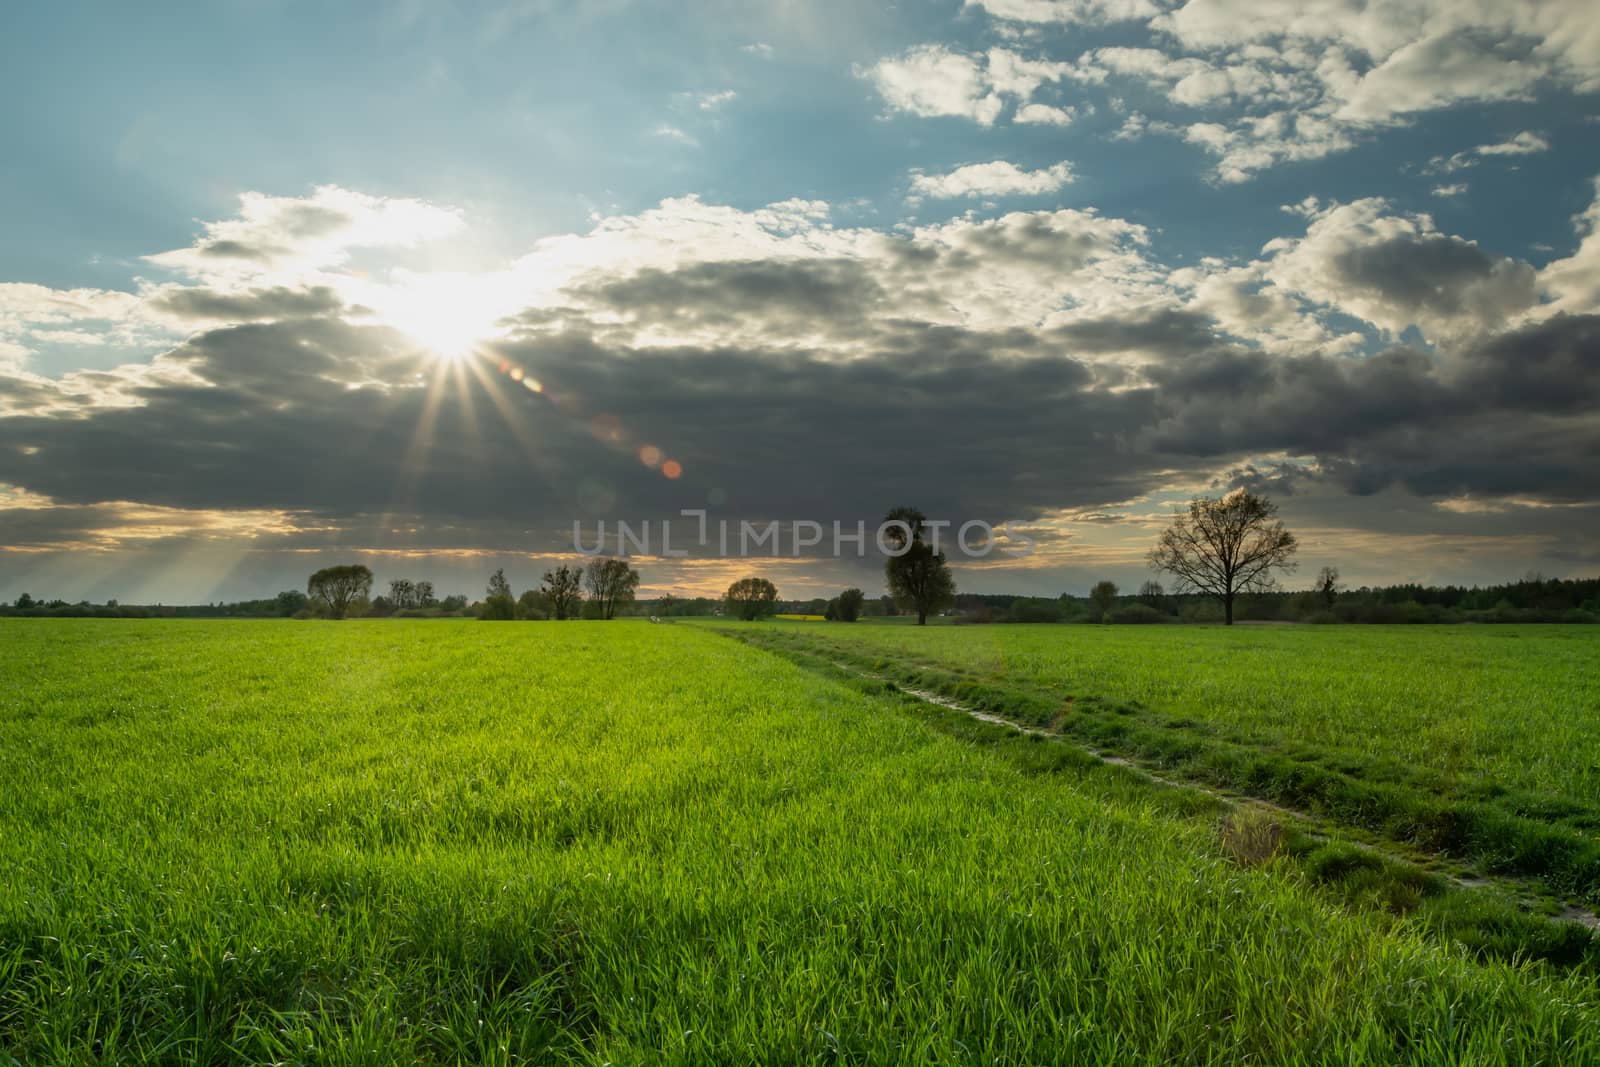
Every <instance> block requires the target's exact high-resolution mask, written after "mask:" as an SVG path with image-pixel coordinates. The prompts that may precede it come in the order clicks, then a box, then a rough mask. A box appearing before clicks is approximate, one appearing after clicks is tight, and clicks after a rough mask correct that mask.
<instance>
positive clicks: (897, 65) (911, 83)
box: [865, 45, 1002, 126]
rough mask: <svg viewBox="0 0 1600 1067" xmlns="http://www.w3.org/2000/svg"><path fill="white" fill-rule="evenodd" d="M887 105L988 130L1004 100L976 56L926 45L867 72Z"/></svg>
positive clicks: (888, 60) (998, 114) (997, 115)
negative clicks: (958, 118)
mask: <svg viewBox="0 0 1600 1067" xmlns="http://www.w3.org/2000/svg"><path fill="white" fill-rule="evenodd" d="M865 76H866V77H868V78H870V79H871V81H872V83H873V84H874V85H875V86H877V89H878V92H879V93H880V94H882V96H883V99H884V101H885V102H886V103H887V104H888V105H889V106H890V107H891V108H894V109H896V110H899V111H906V112H909V113H911V114H913V115H920V116H923V117H924V118H931V117H934V116H938V115H958V116H961V117H963V118H969V119H971V120H973V121H974V122H977V123H981V124H982V125H984V126H988V125H990V124H992V123H993V122H994V120H995V119H996V118H998V117H999V116H1000V108H1001V106H1002V105H1001V101H1000V96H999V94H998V93H996V92H994V91H993V89H992V88H991V86H990V84H989V79H988V77H987V76H986V75H985V73H984V69H983V67H982V65H980V64H979V63H978V62H977V61H976V60H974V59H973V58H972V57H971V56H966V55H962V54H961V53H959V52H952V51H950V50H949V49H946V48H943V47H941V46H939V45H923V46H922V47H920V48H913V49H911V50H910V51H908V52H906V53H904V54H903V55H900V56H898V57H896V58H894V59H885V60H882V61H881V62H879V63H878V64H877V66H875V67H873V68H872V69H871V70H869V71H866V72H865Z"/></svg>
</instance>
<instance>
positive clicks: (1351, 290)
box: [1264, 197, 1538, 341]
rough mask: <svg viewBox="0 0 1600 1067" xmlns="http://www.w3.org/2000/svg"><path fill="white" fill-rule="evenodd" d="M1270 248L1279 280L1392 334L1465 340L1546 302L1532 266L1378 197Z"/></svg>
mask: <svg viewBox="0 0 1600 1067" xmlns="http://www.w3.org/2000/svg"><path fill="white" fill-rule="evenodd" d="M1264 251H1265V252H1266V253H1267V254H1268V256H1269V257H1270V258H1269V262H1268V264H1267V266H1266V269H1265V277H1266V278H1267V279H1268V280H1269V281H1271V282H1272V283H1273V284H1275V285H1276V286H1278V287H1280V288H1282V289H1284V290H1285V291H1287V292H1291V293H1296V294H1298V295H1300V296H1302V297H1304V298H1305V299H1307V300H1310V301H1312V302H1313V303H1316V304H1319V305H1322V306H1325V307H1329V308H1333V309H1335V310H1338V311H1340V312H1343V313H1344V314H1347V315H1350V316H1352V317H1353V318H1357V319H1360V320H1362V321H1364V322H1367V323H1370V324H1372V325H1373V326H1375V327H1377V328H1378V329H1379V330H1381V331H1382V332H1383V333H1384V334H1385V335H1387V336H1390V337H1395V336H1399V335H1400V334H1401V333H1403V332H1404V331H1405V330H1406V329H1407V328H1408V327H1411V326H1415V327H1416V328H1417V329H1419V330H1420V331H1421V332H1422V334H1423V335H1424V336H1425V337H1427V338H1428V339H1429V340H1430V341H1456V340H1461V339H1464V338H1469V337H1472V336H1474V335H1477V334H1481V333H1484V332H1486V331H1489V330H1493V329H1498V328H1501V327H1503V326H1505V325H1506V324H1507V323H1509V322H1512V321H1514V320H1515V319H1516V318H1517V317H1518V316H1520V315H1521V314H1522V313H1524V312H1526V311H1528V310H1529V309H1531V308H1532V307H1534V306H1535V305H1536V304H1537V302H1538V285H1537V278H1536V276H1535V272H1534V270H1533V268H1532V267H1531V266H1530V265H1529V264H1527V263H1524V262H1522V261H1520V260H1514V259H1510V258H1508V257H1505V256H1497V255H1492V254H1490V253H1487V252H1484V251H1483V250H1482V249H1480V248H1479V247H1478V246H1477V245H1476V244H1475V243H1473V242H1471V241H1466V240H1463V239H1462V238H1460V237H1454V236H1450V235H1448V234H1444V233H1441V232H1439V231H1438V230H1437V229H1436V228H1435V226H1434V223H1433V219H1432V218H1431V217H1429V216H1428V215H1424V214H1413V215H1400V214H1393V213H1391V211H1390V206H1389V204H1388V202H1387V201H1385V200H1383V199H1381V198H1376V197H1373V198H1369V199H1365V200H1357V201H1355V202H1353V203H1350V204H1339V205H1334V206H1330V207H1327V208H1324V209H1322V210H1320V211H1319V212H1317V213H1316V214H1315V215H1314V216H1313V218H1312V219H1311V223H1310V225H1309V226H1308V227H1307V228H1306V233H1305V236H1304V237H1285V238H1279V239H1277V240H1275V241H1272V242H1270V243H1268V245H1267V246H1266V248H1265V249H1264Z"/></svg>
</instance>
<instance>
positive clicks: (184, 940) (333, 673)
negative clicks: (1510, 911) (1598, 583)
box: [0, 620, 1600, 1065]
mask: <svg viewBox="0 0 1600 1067" xmlns="http://www.w3.org/2000/svg"><path fill="white" fill-rule="evenodd" d="M1575 631H1576V628H1574V632H1573V633H1572V635H1571V636H1570V637H1569V636H1568V632H1567V631H1546V630H1540V629H1536V628H1514V629H1513V628H1507V629H1505V630H1478V629H1473V630H1470V631H1469V630H1464V629H1463V630H1449V631H1445V630H1427V631H1423V630H1407V631H1403V632H1399V631H1378V630H1372V631H1367V630H1362V631H1356V630H1340V631H1334V630H1330V629H1306V630H1299V629H1296V630H1267V629H1264V628H1263V629H1257V628H1237V629H1235V630H1233V631H1225V630H1221V629H1210V628H1208V629H1199V628H1195V629H1184V630H1181V631H1180V630H1178V629H1177V628H1159V627H1145V628H1133V627H1129V628H1126V630H1122V631H1119V630H1115V629H1109V628H1108V629H1099V628H1094V627H1040V628H1036V629H1030V628H1024V627H1008V628H998V627H997V628H992V629H977V628H965V627H950V628H937V629H935V628H929V629H922V630H912V629H904V628H898V627H872V626H865V625H862V626H856V627H848V626H843V625H823V624H813V623H807V624H793V625H785V624H778V623H767V624H753V625H751V626H748V627H742V628H741V627H735V626H727V625H724V626H717V627H712V626H699V625H682V624H679V625H666V626H652V625H649V624H645V623H637V622H613V623H566V624H544V623H526V624H505V625H491V624H482V623H471V622H426V621H417V622H407V621H388V622H352V623H343V624H326V623H293V622H261V623H253V622H209V623H208V622H195V623H189V622H173V621H148V622H140V621H112V620H108V621H95V620H83V621H77V620H0V649H3V653H0V796H3V799H4V803H3V804H0V1063H3V1062H6V1061H5V1059H4V1057H5V1056H7V1055H9V1057H10V1058H11V1059H12V1060H13V1061H15V1062H18V1063H24V1064H30V1065H31V1064H35V1063H89V1062H104V1063H119V1062H127V1063H223V1062H277V1063H333V1064H356V1063H362V1064H390V1063H397V1062H405V1063H410V1062H424V1063H552V1062H553V1063H561V1062H575V1063H592V1064H602V1063H617V1064H622V1063H640V1062H651V1063H655V1062H668V1063H706V1062H719V1063H740V1064H744V1063H792V1062H819V1063H861V1064H881V1063H906V1064H912V1063H915V1064H923V1063H951V1064H955V1063H970V1064H980V1063H981V1064H994V1063H1019V1064H1020V1063H1113V1062H1127V1061H1129V1060H1132V1059H1144V1060H1147V1061H1149V1062H1163V1063H1283V1062H1316V1063H1393V1062H1414V1063H1451V1062H1453V1063H1471V1064H1479V1063H1529V1062H1538V1063H1552V1064H1555V1063H1594V1062H1600V968H1597V967H1596V966H1594V965H1593V957H1592V956H1585V955H1583V954H1582V953H1581V952H1580V953H1578V954H1577V955H1576V956H1574V957H1573V958H1572V959H1570V960H1567V961H1566V962H1563V963H1559V964H1558V963H1552V962H1545V961H1542V960H1538V959H1523V958H1516V957H1517V954H1516V953H1509V954H1508V953H1496V952H1486V951H1483V950H1481V947H1480V948H1473V947H1470V946H1469V944H1467V943H1465V942H1462V941H1458V940H1456V939H1454V938H1452V937H1451V936H1448V935H1447V934H1441V932H1440V930H1439V929H1438V928H1436V927H1435V926H1431V925H1430V924H1429V922H1427V921H1425V920H1424V919H1423V918H1421V917H1418V916H1412V915H1408V914H1405V913H1404V912H1403V909H1402V910H1401V911H1398V912H1397V911H1396V910H1395V909H1392V908H1390V909H1386V908H1382V907H1369V906H1365V905H1363V904H1361V903H1358V902H1352V901H1351V900H1350V899H1349V898H1347V897H1343V896H1341V895H1339V894H1338V893H1336V892H1332V891H1330V888H1329V885H1328V884H1327V883H1326V882H1325V881H1320V880H1318V879H1317V878H1315V877H1311V876H1309V875H1308V870H1309V868H1308V867H1307V865H1306V863H1305V862H1302V860H1301V859H1299V858H1295V857H1291V856H1287V855H1286V856H1282V857H1278V858H1275V859H1271V860H1269V861H1267V862H1263V863H1260V864H1259V865H1257V864H1255V863H1253V862H1243V861H1241V857H1240V856H1239V855H1238V854H1237V853H1236V852H1231V851H1230V850H1229V848H1227V847H1225V844H1224V838H1223V837H1219V820H1222V819H1226V818H1228V816H1227V815H1226V814H1225V813H1224V812H1223V810H1222V809H1221V808H1219V806H1218V802H1217V801H1215V800H1214V799H1213V798H1211V797H1209V796H1207V795H1206V794H1205V793H1202V792H1199V791H1186V790H1182V789H1171V788H1164V787H1156V786H1153V785H1152V784H1151V783H1149V782H1148V781H1146V780H1144V779H1143V778H1142V777H1140V776H1139V775H1138V774H1137V773H1135V772H1134V771H1131V770H1129V769H1127V768H1122V767H1116V766H1110V765H1107V764H1104V763H1101V762H1100V761H1098V760H1096V759H1093V758H1091V757H1089V756H1086V755H1084V754H1083V752H1082V749H1081V747H1080V743H1082V742H1085V740H1086V739H1089V738H1091V735H1092V738H1093V739H1094V740H1095V745H1096V747H1102V748H1103V747H1110V746H1111V744H1113V743H1116V742H1118V737H1115V736H1111V734H1114V733H1115V731H1109V732H1108V728H1106V727H1105V726H1104V723H1112V724H1114V723H1115V722H1122V723H1124V724H1126V728H1125V729H1124V730H1123V731H1122V732H1121V734H1120V743H1122V744H1125V745H1126V746H1127V747H1128V749H1129V750H1130V751H1135V750H1137V751H1135V754H1136V755H1137V754H1139V753H1140V752H1143V749H1141V747H1140V746H1142V745H1144V744H1145V742H1144V740H1143V739H1142V736H1143V732H1161V733H1164V734H1168V735H1173V736H1176V737H1178V738H1181V739H1183V742H1184V743H1186V744H1191V745H1192V746H1194V751H1195V753H1196V755H1195V757H1194V758H1195V760H1199V759H1200V758H1201V757H1207V758H1210V757H1216V758H1218V759H1220V758H1221V756H1220V755H1219V754H1227V753H1230V752H1233V751H1234V750H1235V749H1245V748H1252V749H1254V750H1256V751H1258V752H1261V753H1263V754H1264V756H1263V758H1270V759H1279V758H1285V759H1287V758H1289V756H1290V755H1293V754H1296V753H1297V754H1299V755H1304V756H1306V757H1307V759H1308V760H1313V761H1315V760H1322V761H1329V767H1330V769H1328V770H1327V771H1326V773H1328V774H1335V773H1337V774H1339V775H1345V772H1346V771H1350V772H1354V771H1360V770H1363V769H1365V770H1366V773H1367V775H1368V777H1367V779H1366V780H1367V781H1368V782H1369V784H1372V783H1374V782H1375V783H1376V785H1384V786H1385V787H1386V788H1390V789H1392V790H1393V791H1395V794H1396V796H1398V797H1402V798H1403V797H1413V796H1414V797H1421V798H1426V799H1428V800H1429V801H1430V802H1435V803H1438V804H1441V805H1457V806H1460V807H1462V810H1466V807H1465V806H1466V805H1469V804H1476V805H1479V806H1481V807H1484V808H1485V809H1487V810H1489V811H1491V812H1500V811H1502V809H1503V810H1504V812H1505V813H1506V817H1507V818H1511V819H1515V820H1520V822H1518V823H1517V825H1518V826H1520V825H1521V823H1522V822H1530V823H1537V824H1538V825H1540V826H1543V827H1547V828H1549V829H1550V831H1551V832H1552V833H1555V834H1558V835H1561V836H1560V840H1561V841H1569V839H1575V838H1576V836H1577V835H1579V834H1580V829H1581V827H1580V823H1581V819H1582V818H1583V817H1584V816H1583V815H1582V812H1581V811H1578V812H1577V813H1576V814H1574V812H1575V811H1577V809H1579V808H1581V809H1583V811H1587V810H1590V809H1589V807H1588V806H1589V805H1591V804H1592V803H1593V802H1594V801H1595V792H1594V783H1593V781H1592V780H1590V779H1587V778H1585V777H1584V773H1583V768H1584V767H1585V766H1592V763H1593V761H1594V759H1595V757H1594V751H1595V745H1596V744H1597V742H1596V740H1595V732H1594V731H1593V729H1592V728H1590V727H1589V726H1588V725H1587V724H1592V723H1593V722H1594V721H1595V720H1596V719H1597V718H1600V711H1597V709H1596V690H1595V684H1596V683H1595V680H1594V679H1593V678H1592V677H1589V676H1587V675H1585V674H1584V673H1583V671H1584V668H1585V666H1586V665H1591V664H1593V663H1594V662H1596V657H1595V655H1594V653H1595V652H1596V651H1600V646H1597V645H1596V643H1595V642H1594V639H1593V638H1589V637H1587V636H1586V634H1579V633H1577V632H1575ZM730 634H739V635H743V636H753V637H754V638H755V639H756V640H758V641H760V642H762V643H766V644H770V645H773V646H774V647H775V648H776V649H777V652H779V653H782V654H775V653H774V652H773V651H769V650H767V649H764V648H758V647H752V646H751V645H749V644H744V643H740V642H739V641H735V640H730V639H729V635H730ZM1440 657H1444V658H1443V659H1441V658H1440ZM841 660H843V661H846V662H847V664H848V663H851V662H859V663H860V664H863V665H870V666H871V667H872V670H871V672H870V673H875V674H886V675H891V676H901V677H903V678H904V679H906V680H907V681H908V682H909V680H910V679H912V678H913V677H915V678H918V679H920V680H922V681H923V682H924V684H925V685H928V686H942V687H947V688H948V689H949V691H950V692H952V693H959V694H961V695H963V696H964V697H967V698H970V699H972V700H974V701H980V702H987V703H988V704H990V705H992V706H994V707H995V708H997V709H1000V710H1002V711H1005V712H1007V713H1009V714H1014V715H1018V716H1022V717H1030V716H1031V717H1033V719H1034V720H1038V721H1042V723H1043V725H1044V726H1046V727H1047V728H1049V729H1051V730H1054V731H1056V732H1059V733H1062V734H1063V740H1061V741H1052V740H1049V739H1046V738H1032V737H1026V736H1024V735H1020V734H1018V733H1016V732H1015V731H1012V730H1009V729H1008V728H1006V727H1003V726H997V725H990V724H985V723H981V722H975V721H973V720H971V719H969V718H967V717H966V716H965V715H963V714H961V713H959V712H955V711H948V710H945V709H941V708H938V707H936V706H932V705H929V704H926V703H923V702H919V701H913V700H908V699H906V698H905V697H903V696H902V695H900V694H898V693H896V692H895V691H894V690H893V689H892V688H889V687H886V686H884V685H883V684H882V683H880V682H866V683H864V682H861V681H860V680H859V679H855V678H852V676H851V675H849V674H847V673H846V672H842V671H840V670H838V668H837V667H836V666H835V664H836V663H837V662H838V661H841ZM863 669H865V667H863ZM1592 673H1593V672H1592V671H1590V674H1592ZM1069 698H1070V699H1069ZM1079 705H1082V706H1083V710H1082V711H1081V712H1079V711H1074V712H1072V713H1070V714H1066V715H1063V708H1076V707H1078V706H1079ZM1074 715H1080V716H1081V717H1083V718H1086V719H1093V720H1095V723H1096V724H1097V725H1094V726H1092V727H1086V730H1085V734H1084V735H1083V736H1082V737H1079V736H1077V735H1074V734H1073V733H1072V729H1073V727H1072V725H1071V724H1070V723H1069V722H1068V720H1070V719H1072V718H1073V716H1074ZM1102 720H1104V723H1102ZM1172 723H1182V724H1184V725H1180V726H1173V725H1171V724H1172ZM1102 734H1104V735H1105V736H1101V735H1102ZM1419 735H1420V736H1419ZM1447 744H1448V745H1454V747H1453V748H1452V749H1451V750H1450V751H1448V752H1444V751H1440V747H1441V746H1444V745H1447ZM1296 745H1299V747H1300V749H1303V750H1304V751H1303V752H1302V751H1299V750H1298V749H1297V750H1296V753H1289V750H1290V749H1293V748H1295V746H1296ZM1145 755H1146V756H1148V758H1150V759H1152V760H1154V759H1156V758H1157V757H1158V756H1159V753H1145ZM1585 759H1589V760H1590V761H1591V764H1589V765H1586V764H1584V762H1583V761H1584V760H1585ZM1335 760H1344V761H1346V762H1348V763H1350V766H1348V767H1346V768H1345V769H1344V770H1337V769H1336V768H1333V767H1332V763H1331V761H1335ZM1171 762H1172V765H1173V766H1174V767H1176V768H1177V769H1179V770H1189V771H1193V772H1194V774H1195V776H1197V777H1203V775H1201V774H1200V772H1201V771H1202V770H1203V769H1204V768H1203V767H1201V766H1198V765H1197V766H1189V765H1188V764H1185V763H1184V762H1183V760H1182V759H1179V758H1177V757H1173V759H1172V761H1171ZM1220 765H1221V764H1219V766H1220ZM1307 765H1308V766H1321V764H1317V763H1314V762H1312V763H1308V764H1307ZM1346 776H1347V777H1352V778H1354V777H1355V776H1354V775H1353V774H1351V775H1346ZM1386 776H1387V777H1386ZM1497 783H1499V784H1500V786H1501V788H1502V792H1500V793H1496V792H1495V791H1494V789H1493V788H1491V787H1493V786H1496V785H1497ZM1268 784H1270V782H1269V783H1268ZM1330 795H1332V794H1330ZM1523 795H1529V796H1532V795H1540V796H1544V797H1545V798H1546V799H1547V801H1548V802H1549V804H1550V805H1551V809H1552V810H1550V811H1537V812H1532V813H1528V812H1520V813H1519V812H1517V811H1514V810H1513V808H1514V807H1515V804H1520V803H1521V801H1515V804H1514V803H1513V800H1514V798H1516V797H1520V796H1523ZM1508 798H1510V799H1508ZM1419 803H1420V801H1419ZM1563 805H1565V806H1566V807H1563ZM1558 808H1559V809H1561V810H1562V811H1563V812H1565V813H1564V814H1560V813H1557V812H1556V811H1555V809H1558ZM1568 809H1570V810H1568ZM1390 829H1393V828H1392V827H1391V828H1390ZM1452 892H1453V891H1452ZM1445 895H1446V896H1448V895H1449V894H1448V893H1447V894H1445ZM1458 895H1459V894H1458ZM1458 903H1459V902H1458ZM1486 914H1487V913H1486ZM1528 921H1529V922H1536V923H1544V924H1545V925H1547V926H1551V927H1552V928H1553V927H1555V926H1556V924H1553V923H1546V922H1545V920H1543V919H1540V918H1531V919H1529V920H1528ZM1566 928H1567V929H1574V927H1572V925H1571V924H1566Z"/></svg>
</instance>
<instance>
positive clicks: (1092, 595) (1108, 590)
mask: <svg viewBox="0 0 1600 1067" xmlns="http://www.w3.org/2000/svg"><path fill="white" fill-rule="evenodd" d="M1116 600H1117V583H1116V582H1112V581H1100V582H1095V583H1094V588H1093V589H1091V590H1089V602H1090V603H1092V604H1093V605H1094V606H1095V610H1097V611H1098V612H1099V613H1100V618H1101V619H1102V620H1104V619H1105V617H1106V612H1108V611H1110V610H1111V605H1112V604H1114V603H1116Z"/></svg>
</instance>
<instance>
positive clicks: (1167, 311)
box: [1051, 308, 1216, 357]
mask: <svg viewBox="0 0 1600 1067" xmlns="http://www.w3.org/2000/svg"><path fill="white" fill-rule="evenodd" d="M1213 326H1214V324H1213V323H1212V321H1211V318H1210V317H1209V316H1207V315H1204V314H1202V313H1200V312H1198V311H1189V310H1185V309H1180V308H1160V309H1157V310H1153V311H1147V312H1140V313H1136V314H1133V315H1128V316H1119V315H1102V316H1099V317H1098V318H1092V319H1079V320H1078V321H1076V322H1073V323H1070V324H1068V325H1066V326H1061V327H1058V328H1057V329H1055V330H1053V331H1051V332H1052V334H1053V336H1054V337H1056V338H1059V339H1060V340H1061V341H1062V342H1064V343H1065V345H1066V346H1067V347H1068V348H1069V349H1071V350H1073V351H1078V352H1082V353H1085V354H1101V353H1108V352H1142V353H1146V354H1150V355H1158V356H1167V357H1170V356H1183V355H1189V354H1191V353H1194V352H1197V351H1201V350H1203V349H1206V348H1209V347H1211V346H1212V345H1213V344H1214V343H1216V336H1215V334H1214V333H1213V332H1212V331H1213Z"/></svg>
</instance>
